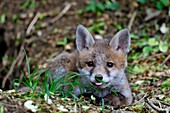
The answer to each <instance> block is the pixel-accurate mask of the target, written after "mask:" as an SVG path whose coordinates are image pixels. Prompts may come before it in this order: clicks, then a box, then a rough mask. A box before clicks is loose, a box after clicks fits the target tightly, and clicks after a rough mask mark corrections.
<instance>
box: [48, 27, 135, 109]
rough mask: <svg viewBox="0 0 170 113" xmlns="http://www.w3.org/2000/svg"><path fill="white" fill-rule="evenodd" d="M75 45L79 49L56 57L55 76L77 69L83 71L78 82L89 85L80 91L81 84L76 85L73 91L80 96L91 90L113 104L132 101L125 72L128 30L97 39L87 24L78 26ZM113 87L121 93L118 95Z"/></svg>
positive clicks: (53, 70)
mask: <svg viewBox="0 0 170 113" xmlns="http://www.w3.org/2000/svg"><path fill="white" fill-rule="evenodd" d="M76 46H77V51H75V52H73V53H62V54H60V55H58V56H57V58H56V61H55V62H54V63H53V64H52V65H51V67H50V68H49V71H50V72H51V74H52V76H53V79H55V78H56V77H59V76H62V75H63V74H65V73H67V72H70V71H74V72H75V71H76V72H78V73H80V79H79V82H80V83H81V84H87V86H84V87H81V90H80V88H79V86H75V87H74V89H73V92H74V93H75V94H76V95H77V96H79V95H80V94H83V93H86V92H90V93H92V94H93V95H94V96H96V97H98V98H103V99H104V102H106V103H108V104H111V105H113V106H122V105H129V104H131V103H132V94H131V89H130V86H129V83H128V80H127V78H126V75H125V68H126V66H127V53H128V52H129V50H130V34H129V30H128V29H123V30H121V31H119V32H118V33H117V34H116V35H115V36H114V37H113V38H112V39H111V40H108V39H100V40H94V38H93V37H92V35H91V34H90V32H89V31H88V30H87V29H86V28H85V27H84V26H82V25H78V27H77V31H76ZM91 87H94V88H96V89H97V90H98V91H96V90H94V89H93V88H91ZM65 89H66V90H67V88H65ZM113 90H114V91H115V92H117V93H118V95H115V93H113V92H112V91H113Z"/></svg>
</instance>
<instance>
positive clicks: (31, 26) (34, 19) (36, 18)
mask: <svg viewBox="0 0 170 113" xmlns="http://www.w3.org/2000/svg"><path fill="white" fill-rule="evenodd" d="M38 16H39V12H38V13H37V14H36V15H35V16H34V18H33V20H32V21H31V23H30V24H29V26H28V28H27V30H26V35H29V34H30V32H31V30H32V28H33V27H34V25H35V23H36V22H37V20H38Z"/></svg>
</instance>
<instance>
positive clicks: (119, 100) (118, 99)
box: [103, 93, 126, 108]
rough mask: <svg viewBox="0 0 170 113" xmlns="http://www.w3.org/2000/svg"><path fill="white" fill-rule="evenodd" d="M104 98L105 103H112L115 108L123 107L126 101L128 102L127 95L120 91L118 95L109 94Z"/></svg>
mask: <svg viewBox="0 0 170 113" xmlns="http://www.w3.org/2000/svg"><path fill="white" fill-rule="evenodd" d="M103 99H104V103H105V104H106V105H112V106H114V107H115V108H117V107H121V106H123V105H125V103H126V99H125V97H124V96H123V95H121V94H119V93H118V94H117V95H116V94H108V95H107V96H105V97H104V98H103Z"/></svg>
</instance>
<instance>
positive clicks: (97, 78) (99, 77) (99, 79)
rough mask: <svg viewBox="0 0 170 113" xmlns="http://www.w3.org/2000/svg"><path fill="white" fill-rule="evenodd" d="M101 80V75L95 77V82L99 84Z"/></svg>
mask: <svg viewBox="0 0 170 113" xmlns="http://www.w3.org/2000/svg"><path fill="white" fill-rule="evenodd" d="M102 79H103V76H102V75H95V80H96V81H97V82H101V81H102Z"/></svg>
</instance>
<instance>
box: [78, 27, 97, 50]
mask: <svg viewBox="0 0 170 113" xmlns="http://www.w3.org/2000/svg"><path fill="white" fill-rule="evenodd" d="M94 43H95V41H94V39H93V37H92V35H91V34H90V32H89V31H88V30H87V29H86V28H85V27H84V26H83V25H78V26H77V30H76V46H77V50H78V51H81V50H83V49H88V48H89V47H91V46H92V45H93V44H94Z"/></svg>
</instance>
